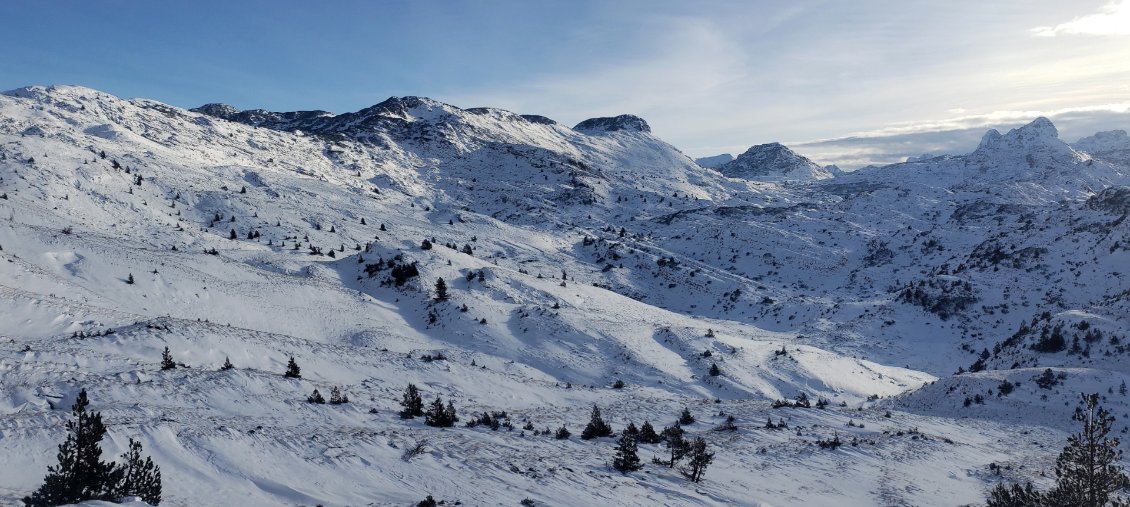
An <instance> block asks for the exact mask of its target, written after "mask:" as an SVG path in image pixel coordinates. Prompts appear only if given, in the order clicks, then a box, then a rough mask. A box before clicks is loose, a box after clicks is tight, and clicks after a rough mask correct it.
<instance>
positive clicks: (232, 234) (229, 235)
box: [228, 217, 236, 239]
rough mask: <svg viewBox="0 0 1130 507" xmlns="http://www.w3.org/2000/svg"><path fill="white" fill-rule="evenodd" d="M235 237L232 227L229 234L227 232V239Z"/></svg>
mask: <svg viewBox="0 0 1130 507" xmlns="http://www.w3.org/2000/svg"><path fill="white" fill-rule="evenodd" d="M232 218H235V217H232ZM235 238H236V234H235V229H232V230H231V234H228V239H235Z"/></svg>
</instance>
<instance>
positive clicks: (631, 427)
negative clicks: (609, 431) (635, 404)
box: [620, 422, 640, 439]
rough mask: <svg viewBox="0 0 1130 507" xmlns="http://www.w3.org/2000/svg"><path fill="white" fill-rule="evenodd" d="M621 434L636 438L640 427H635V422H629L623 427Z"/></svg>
mask: <svg viewBox="0 0 1130 507" xmlns="http://www.w3.org/2000/svg"><path fill="white" fill-rule="evenodd" d="M620 434H621V435H630V436H631V437H632V438H635V439H638V437H639V436H640V429H639V428H637V427H636V423H634V422H629V423H628V427H626V428H624V431H622V432H621V433H620Z"/></svg>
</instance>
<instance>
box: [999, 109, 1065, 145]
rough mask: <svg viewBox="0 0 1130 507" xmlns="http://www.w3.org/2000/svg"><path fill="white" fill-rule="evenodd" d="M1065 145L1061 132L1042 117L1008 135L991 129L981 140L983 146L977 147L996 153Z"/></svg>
mask: <svg viewBox="0 0 1130 507" xmlns="http://www.w3.org/2000/svg"><path fill="white" fill-rule="evenodd" d="M1063 144H1065V143H1064V142H1063V141H1060V140H1059V130H1057V129H1056V128H1055V125H1054V124H1052V122H1051V120H1049V119H1047V118H1045V117H1043V116H1041V117H1039V118H1036V119H1035V120H1032V121H1031V122H1030V123H1028V124H1027V125H1024V126H1023V127H1017V128H1014V129H1012V130H1009V131H1008V133H1007V134H1001V133H1000V132H998V131H997V130H996V129H989V131H988V132H985V135H984V137H982V138H981V144H980V145H979V146H978V147H977V151H979V152H984V151H996V150H999V149H1001V148H1005V147H1007V148H1022V149H1023V148H1031V147H1034V146H1042V145H1063Z"/></svg>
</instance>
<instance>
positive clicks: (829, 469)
mask: <svg viewBox="0 0 1130 507" xmlns="http://www.w3.org/2000/svg"><path fill="white" fill-rule="evenodd" d="M1128 213H1130V138H1128V137H1127V134H1126V132H1125V131H1111V132H1100V133H1097V134H1095V135H1093V136H1089V137H1086V138H1083V139H1080V140H1078V141H1077V142H1074V143H1069V142H1065V141H1064V140H1061V139H1060V138H1059V135H1058V132H1057V130H1056V128H1055V126H1054V125H1053V124H1052V122H1050V121H1049V120H1047V119H1045V118H1036V119H1034V120H1033V121H1032V122H1031V123H1029V124H1028V125H1025V126H1023V127H1020V128H1017V129H1014V130H1011V131H1008V132H1006V133H1003V134H1002V133H1000V132H997V131H995V130H991V131H989V132H987V133H986V134H985V136H984V138H983V139H982V141H981V143H980V145H979V146H978V147H977V149H976V150H974V151H973V152H971V153H969V154H965V155H944V156H936V157H923V158H916V159H912V160H911V161H908V162H906V163H900V164H894V165H888V166H882V167H867V168H863V169H860V170H856V171H852V172H843V171H839V170H838V169H836V168H834V167H822V166H820V165H818V164H816V163H814V162H812V161H811V160H809V159H807V158H805V157H804V156H802V155H800V154H798V153H796V152H794V151H792V150H791V149H789V148H788V147H786V146H784V145H781V144H778V143H770V144H759V145H755V146H752V147H751V148H749V150H748V151H746V152H744V153H742V154H741V155H739V156H738V157H736V158H734V157H731V156H729V155H725V156H720V157H711V158H710V159H708V160H704V159H700V160H699V161H697V162H696V161H695V160H693V159H691V158H690V157H688V156H687V155H685V154H684V153H682V152H681V151H680V150H678V149H677V148H675V147H673V146H671V145H669V144H667V143H666V142H664V141H663V140H662V139H660V138H659V137H657V136H656V135H655V134H654V133H653V132H652V131H651V129H650V127H649V126H648V124H647V122H646V121H644V119H642V118H639V117H637V116H634V115H630V114H623V115H619V116H611V117H605V118H593V119H589V120H585V121H582V122H580V123H579V124H577V125H576V126H574V127H572V128H570V127H568V126H565V125H561V124H559V123H557V122H555V121H554V120H552V119H549V118H546V117H544V116H539V115H532V114H516V113H511V112H509V111H504V110H501V109H493V108H470V109H462V108H459V107H456V106H452V105H449V104H445V103H442V102H439V101H435V100H431V99H428V98H423V97H402V98H397V97H394V98H390V99H388V100H386V101H384V102H381V103H380V104H377V105H374V106H372V107H369V108H366V109H362V110H360V111H357V112H352V113H343V114H333V113H329V112H325V111H299V112H283V113H279V112H270V111H264V110H251V111H239V110H237V109H235V108H233V107H231V106H227V105H224V104H208V105H205V106H201V107H199V108H195V109H191V110H186V109H182V108H178V107H174V106H170V105H167V104H163V103H160V102H156V101H152V100H143V99H134V100H123V99H119V98H117V97H114V96H112V95H109V94H106V93H103V92H99V91H96V90H92V89H88V88H82V87H76V86H51V87H39V86H36V87H27V88H21V89H18V90H13V91H10V92H6V93H4V94H3V95H0V314H2V315H4V316H6V317H7V318H4V319H0V393H2V396H0V449H2V452H0V470H5V473H3V474H0V503H4V502H16V501H18V499H19V498H22V497H23V496H24V495H26V494H28V493H29V492H30V491H31V490H33V489H34V488H35V487H36V486H37V485H38V484H39V483H40V482H41V480H42V477H43V474H44V473H45V471H46V469H47V466H48V465H51V464H53V463H54V461H53V457H54V451H55V448H56V446H57V445H58V444H59V443H60V442H62V440H63V436H64V433H65V430H64V428H63V424H64V422H65V421H66V419H67V416H68V411H67V408H68V407H70V405H71V403H72V402H73V401H74V399H75V397H76V396H77V394H78V392H79V390H80V389H83V388H85V389H86V390H87V391H88V393H89V395H90V398H91V402H92V408H93V409H94V410H98V411H100V412H101V413H102V414H103V417H104V418H105V420H106V423H107V426H108V428H109V430H110V438H109V439H108V441H107V442H105V443H104V448H105V455H107V456H117V455H118V454H120V453H121V452H124V450H125V447H126V445H127V440H128V439H129V438H133V439H135V440H138V441H140V442H142V443H143V444H144V446H145V449H146V450H147V451H148V452H149V453H150V454H152V456H153V459H154V461H155V462H157V463H158V464H159V465H160V466H161V468H162V471H163V472H164V475H165V480H166V484H165V500H164V501H163V502H162V505H230V504H232V503H233V502H238V503H239V504H241V505H412V504H415V503H416V502H418V501H420V500H423V499H424V496H425V495H432V496H433V497H434V498H435V499H437V500H440V499H443V500H444V501H445V502H447V504H449V505H450V504H453V503H454V502H460V504H462V505H499V504H502V505H517V504H519V502H525V501H528V502H527V503H526V505H528V504H530V503H532V504H535V505H578V504H583V505H610V504H618V505H656V504H660V505H766V506H768V505H814V506H815V505H829V506H831V505H954V504H976V503H980V502H983V498H984V493H985V491H986V490H988V488H990V487H991V486H993V485H994V484H995V483H996V482H998V481H1000V480H1002V479H1010V480H1030V481H1033V482H1035V483H1036V484H1037V485H1039V486H1047V485H1049V484H1050V481H1051V480H1052V479H1051V478H1052V477H1054V474H1053V473H1052V470H1053V469H1054V461H1055V455H1056V453H1057V452H1058V449H1059V448H1060V447H1062V443H1063V441H1064V440H1065V438H1066V435H1067V434H1068V433H1069V432H1071V431H1072V430H1073V426H1072V425H1073V422H1072V421H1071V414H1072V412H1073V410H1074V407H1075V404H1076V402H1077V401H1078V394H1079V393H1080V392H1100V393H1102V394H1103V396H1104V403H1105V406H1106V407H1107V408H1108V409H1110V410H1111V411H1112V412H1113V413H1114V414H1115V415H1116V416H1117V417H1118V423H1117V424H1116V429H1117V430H1118V431H1127V427H1126V423H1125V422H1124V421H1125V419H1124V418H1125V417H1126V416H1127V414H1128V412H1130V410H1128V407H1130V405H1128V399H1127V397H1126V394H1125V388H1124V386H1125V380H1126V378H1127V377H1128V376H1130V367H1128V366H1127V365H1128V364H1130V363H1128V362H1127V361H1126V357H1125V354H1127V353H1128V347H1130V333H1128V331H1130V280H1128V278H1127V277H1128V276H1130V269H1127V267H1128V266H1130V224H1128V223H1127V220H1126V218H1127V215H1128ZM440 279H442V280H444V281H445V284H444V285H445V287H446V294H442V295H441V294H440V293H438V292H437V280H440ZM441 296H445V297H441ZM166 347H168V350H169V351H170V353H171V354H172V356H173V358H174V359H175V361H176V362H177V363H178V365H179V366H178V367H177V368H174V369H169V370H162V369H161V368H160V362H161V359H160V358H161V355H162V352H163V351H164V350H165V348H166ZM291 358H294V360H295V361H296V362H297V364H299V365H300V366H301V368H302V375H301V378H289V377H285V376H283V375H282V373H283V372H284V371H285V370H286V365H287V363H288V361H289V360H290V359H291ZM225 360H230V362H231V363H232V364H233V365H234V368H233V369H230V370H221V369H220V366H221V365H222V364H223V363H224V361H225ZM1048 369H1051V370H1052V372H1053V374H1054V375H1055V377H1054V378H1055V379H1056V381H1055V382H1054V383H1053V384H1051V385H1048V383H1047V382H1037V381H1036V379H1038V378H1040V376H1041V375H1042V374H1043V373H1044V372H1045V370H1048ZM715 373H716V374H715ZM408 383H413V384H415V385H416V386H419V387H420V390H421V391H422V392H423V394H424V397H425V401H427V402H430V401H431V400H432V399H433V398H434V397H436V396H440V397H442V398H443V399H444V400H451V401H452V402H453V405H454V406H455V407H457V409H458V410H459V414H460V418H461V419H462V420H461V422H460V423H458V424H456V426H455V427H454V428H445V429H437V428H433V427H429V426H427V425H425V424H424V422H423V421H421V420H420V419H402V418H401V417H399V416H398V411H399V410H400V400H401V395H402V393H403V392H404V390H405V387H406V386H407V384H408ZM1006 385H1007V387H1002V386H1006ZM1120 387H1121V388H1122V389H1120ZM333 388H339V389H340V390H341V391H342V392H344V393H346V394H348V396H349V398H350V400H351V402H350V403H348V404H341V405H321V404H312V403H308V402H307V397H308V395H310V394H311V391H312V390H314V389H318V390H319V391H320V392H322V393H329V392H330V391H331V389H333ZM1006 391H1007V392H1006ZM1120 391H1121V392H1120ZM802 395H803V396H802ZM798 398H803V399H811V400H813V401H819V402H820V403H818V405H820V406H821V408H794V407H790V406H788V405H789V404H795V403H785V401H787V400H796V399H798ZM594 405H595V406H598V407H599V408H600V409H601V410H602V412H603V414H604V416H605V417H606V418H607V419H608V420H609V421H610V423H611V424H612V426H613V427H614V428H615V429H616V431H619V430H620V429H622V428H623V427H625V426H627V424H628V423H629V422H631V423H634V424H635V425H640V424H642V423H643V422H644V421H645V420H647V421H649V422H650V423H651V424H653V425H655V427H656V429H657V430H658V429H661V428H663V427H664V426H670V425H673V424H674V423H675V421H676V419H677V418H678V417H679V414H680V412H682V411H683V410H684V408H685V409H687V410H688V411H689V412H691V413H692V414H693V415H694V416H695V418H696V421H695V422H693V423H688V424H684V425H683V428H684V429H685V430H686V431H687V433H688V434H689V435H693V436H701V437H703V438H704V439H706V440H707V442H708V443H709V445H710V448H711V449H712V450H713V451H714V452H715V453H716V454H715V461H714V463H713V464H712V465H711V466H710V468H709V469H708V470H707V472H706V476H705V479H704V480H703V481H702V482H697V483H696V482H689V481H688V480H686V479H685V478H683V477H682V476H681V475H680V474H679V473H678V471H677V469H675V468H669V467H667V466H665V465H657V464H651V463H648V464H647V465H646V466H645V468H644V469H643V470H641V471H638V472H635V473H632V474H627V475H625V474H621V473H619V472H616V471H614V470H612V468H610V466H609V463H610V462H611V460H612V454H613V451H614V449H613V448H614V446H615V440H614V439H612V438H597V439H593V440H581V439H579V438H578V437H577V436H574V437H573V438H570V439H565V440H558V439H556V438H554V435H555V434H556V430H557V429H558V428H559V427H561V426H565V427H566V428H568V429H569V431H571V432H572V433H573V434H574V435H580V434H581V429H582V428H583V427H584V425H585V423H586V422H588V420H589V417H590V412H591V411H592V408H593V406H594ZM502 412H505V414H504V415H503V414H502ZM484 413H485V414H487V416H488V417H487V418H486V419H487V420H490V419H491V418H492V417H493V418H495V419H500V420H504V421H506V422H507V423H508V426H512V427H511V428H507V427H502V428H500V429H492V428H491V427H490V425H489V424H488V425H486V426H484V425H478V426H473V427H467V426H465V423H466V421H469V420H472V419H477V418H479V417H480V415H481V414H484ZM731 417H732V418H733V419H731V420H730V421H729V422H731V423H733V424H734V426H736V429H732V430H731V429H729V427H728V422H727V420H728V419H729V418H731ZM767 419H769V420H770V421H784V422H786V423H787V425H788V429H787V430H784V431H782V430H780V429H775V428H767V425H766V420H767ZM773 426H775V425H773ZM495 428H498V426H497V425H496V426H495ZM551 430H552V431H551ZM833 438H835V439H837V441H843V442H844V444H845V445H843V446H842V447H838V448H836V447H833V448H832V449H827V447H826V445H821V444H822V443H826V442H828V441H830V440H831V439H833ZM640 452H641V457H642V458H644V461H645V462H650V460H651V458H652V457H653V456H656V457H662V456H663V455H664V453H665V452H666V450H665V449H664V448H663V447H662V446H658V445H645V444H640Z"/></svg>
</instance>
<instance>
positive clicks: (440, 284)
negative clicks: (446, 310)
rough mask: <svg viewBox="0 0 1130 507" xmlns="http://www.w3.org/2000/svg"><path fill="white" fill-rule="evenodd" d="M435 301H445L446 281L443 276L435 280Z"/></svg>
mask: <svg viewBox="0 0 1130 507" xmlns="http://www.w3.org/2000/svg"><path fill="white" fill-rule="evenodd" d="M436 301H447V282H445V281H443V278H439V279H437V280H436Z"/></svg>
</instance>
